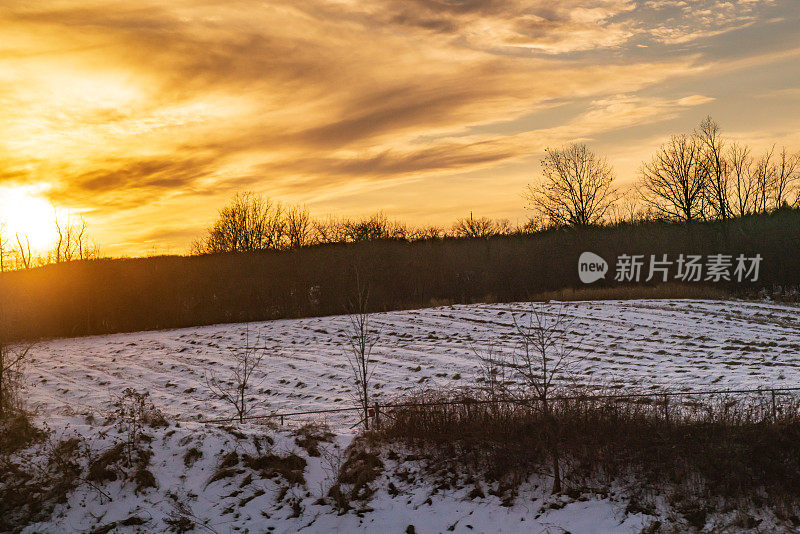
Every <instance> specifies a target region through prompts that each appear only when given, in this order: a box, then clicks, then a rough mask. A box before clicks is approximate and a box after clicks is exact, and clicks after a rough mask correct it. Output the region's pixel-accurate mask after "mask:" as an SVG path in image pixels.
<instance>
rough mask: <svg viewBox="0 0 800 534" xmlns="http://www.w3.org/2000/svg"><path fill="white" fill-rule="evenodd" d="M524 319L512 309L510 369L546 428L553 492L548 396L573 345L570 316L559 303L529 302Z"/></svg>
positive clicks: (554, 425) (555, 451) (557, 476)
mask: <svg viewBox="0 0 800 534" xmlns="http://www.w3.org/2000/svg"><path fill="white" fill-rule="evenodd" d="M526 315H527V320H524V321H518V320H517V318H516V316H515V315H514V314H513V313H512V314H511V316H512V317H513V319H514V328H515V330H516V333H517V338H518V340H519V342H518V346H517V348H516V350H515V351H514V353H513V362H512V364H513V369H514V371H515V373H516V374H517V376H519V377H520V378H521V379H522V381H523V382H524V384H525V385H526V387H527V389H528V391H530V392H532V393H533V394H534V396H535V397H536V398H537V399H538V401H539V403H540V406H541V407H542V411H543V413H544V416H545V420H546V421H547V422H548V426H549V429H548V430H549V432H550V444H551V450H550V452H551V456H552V461H553V493H559V492H560V491H561V469H560V455H559V447H558V438H559V436H558V433H559V428H558V420H557V418H556V417H555V415H554V413H553V406H552V397H553V391H554V389H555V387H556V380H557V379H559V378H562V377H563V375H564V374H565V373H566V372H567V371H568V367H569V365H570V364H571V363H572V361H571V360H572V357H573V352H574V348H573V346H572V345H571V344H570V342H569V340H568V337H567V336H568V333H569V332H570V330H571V329H572V325H573V323H574V319H573V318H572V317H571V316H569V315H568V314H567V313H566V310H565V309H564V307H563V305H561V307H559V308H558V309H556V310H554V311H548V309H547V308H546V307H545V305H541V304H539V305H536V304H534V305H531V309H530V312H529V313H528V314H526Z"/></svg>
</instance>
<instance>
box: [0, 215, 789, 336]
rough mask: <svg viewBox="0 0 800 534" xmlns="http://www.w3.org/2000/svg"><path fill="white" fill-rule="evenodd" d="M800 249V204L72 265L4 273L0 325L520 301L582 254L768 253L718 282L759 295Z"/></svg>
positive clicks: (137, 325)
mask: <svg viewBox="0 0 800 534" xmlns="http://www.w3.org/2000/svg"><path fill="white" fill-rule="evenodd" d="M798 243H800V210H797V209H792V208H785V209H782V210H778V211H776V212H774V213H770V214H762V215H751V216H748V217H743V218H736V219H729V220H727V221H706V222H694V223H690V224H688V225H687V224H674V223H667V222H649V223H640V224H633V225H621V226H616V227H595V226H590V227H584V228H559V229H551V230H548V231H544V232H539V233H536V234H532V235H506V236H493V237H489V238H471V239H457V238H441V239H427V240H419V241H414V242H408V241H401V240H381V241H361V242H357V243H349V244H329V245H316V246H308V247H303V248H300V249H296V250H286V251H256V252H244V253H235V254H234V253H232V254H209V255H202V256H190V257H177V256H171V257H170V256H165V257H152V258H138V259H115V260H112V259H98V260H92V261H84V262H68V263H61V264H57V265H55V264H54V265H47V266H45V267H42V268H40V269H29V270H21V271H15V272H10V273H5V274H4V275H3V276H0V324H2V325H3V330H4V335H7V336H10V337H12V338H20V337H42V336H74V335H85V334H102V333H111V332H123V331H135V330H149V329H158V328H172V327H185V326H194V325H202V324H212V323H224V322H244V321H256V320H269V319H279V318H292V317H307V316H315V315H330V314H340V313H344V312H345V311H346V310H347V304H348V302H349V301H350V300H351V299H352V296H353V294H354V291H355V289H356V283H357V280H360V282H361V283H362V284H366V285H368V287H369V310H370V311H385V310H393V309H407V308H418V307H425V306H431V305H440V304H448V303H473V302H484V301H492V302H511V301H522V300H528V299H532V298H534V297H536V296H537V295H540V294H542V293H544V292H552V291H557V290H560V289H562V288H570V287H572V288H581V287H586V286H584V285H583V284H581V282H580V281H579V279H578V257H579V256H580V254H581V253H582V252H584V251H587V250H588V251H593V252H595V253H597V254H599V255H600V256H602V257H604V258H607V259H609V260H610V261H613V258H615V257H618V256H619V255H622V254H642V255H645V256H649V255H651V254H653V255H658V256H659V257H660V256H661V255H662V254H668V255H670V257H675V256H677V255H678V254H699V255H710V254H731V255H737V254H745V255H747V256H748V257H752V256H755V255H756V254H760V255H761V257H762V258H763V260H762V262H761V271H760V276H759V279H758V281H757V283H744V282H743V283H737V282H736V281H735V280H733V281H731V282H724V281H723V282H720V283H718V284H715V287H717V288H719V289H720V290H726V291H734V292H753V293H755V292H757V291H758V290H759V289H760V288H762V287H767V288H770V289H771V288H772V287H773V285H781V286H783V287H787V286H800V248H799V246H798ZM611 269H612V273H613V266H612V267H611ZM613 278H614V277H613V274H611V275H610V276H607V277H606V279H605V280H600V281H598V282H596V283H595V284H592V286H590V287H592V288H603V287H605V288H608V289H609V290H611V291H612V295H613V290H615V289H619V285H618V284H616V283H615V282H614V280H613ZM641 285H642V284H640V286H641ZM637 287H639V286H637ZM620 290H621V289H620Z"/></svg>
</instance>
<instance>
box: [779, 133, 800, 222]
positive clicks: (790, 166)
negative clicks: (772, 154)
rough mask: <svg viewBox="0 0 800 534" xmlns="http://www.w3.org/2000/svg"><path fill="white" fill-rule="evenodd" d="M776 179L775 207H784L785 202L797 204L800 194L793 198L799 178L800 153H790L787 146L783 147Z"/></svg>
mask: <svg viewBox="0 0 800 534" xmlns="http://www.w3.org/2000/svg"><path fill="white" fill-rule="evenodd" d="M775 168H776V169H775V170H776V172H775V181H774V185H773V188H772V189H773V206H774V208H775V209H778V208H781V207H783V205H784V203H785V204H788V205H791V204H795V203H796V201H797V200H798V199H800V196H798V197H796V198H791V197H792V195H793V193H794V189H795V182H797V180H798V170H800V153H798V154H790V153H789V152H788V151H787V150H786V147H783V149H781V151H780V153H779V154H778V161H777V163H776V164H775Z"/></svg>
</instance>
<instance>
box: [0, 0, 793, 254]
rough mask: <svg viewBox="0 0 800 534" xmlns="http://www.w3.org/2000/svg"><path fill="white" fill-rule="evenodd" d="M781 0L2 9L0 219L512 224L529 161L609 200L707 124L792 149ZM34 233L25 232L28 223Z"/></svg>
mask: <svg viewBox="0 0 800 534" xmlns="http://www.w3.org/2000/svg"><path fill="white" fill-rule="evenodd" d="M798 4H799V2H798V0H695V1H693V0H685V1H672V0H665V1H656V0H652V1H629V0H561V1H558V2H556V1H553V0H530V1H521V0H519V1H517V0H463V1H459V0H385V1H356V0H339V1H335V0H331V1H325V0H309V1H303V0H291V1H289V0H286V1H282V0H277V1H261V2H257V1H237V0H170V1H168V2H155V1H151V0H138V1H136V2H101V1H93V0H48V1H46V2H30V1H18V0H4V1H3V2H2V7H0V104H1V107H0V220H3V219H6V220H7V223H8V226H9V227H10V228H12V229H13V230H17V231H19V230H22V231H27V232H29V233H31V234H33V236H34V238H35V239H38V240H39V241H40V242H41V243H45V242H46V241H47V236H48V233H47V232H48V230H47V228H49V226H50V222H51V221H50V220H49V219H51V218H52V207H51V206H50V205H51V204H53V205H55V206H56V207H57V208H58V209H59V210H61V213H63V214H67V213H68V214H71V215H72V216H73V217H77V216H79V215H83V216H84V217H85V218H86V219H87V221H88V222H89V226H90V232H91V234H92V236H93V237H94V239H95V240H96V241H97V242H98V243H99V244H100V246H101V248H102V252H103V253H104V254H106V255H112V256H118V255H136V254H143V253H147V252H149V251H151V250H153V249H154V248H155V249H156V250H158V251H160V252H183V251H185V249H186V247H187V246H188V244H189V243H190V242H191V240H192V239H193V238H195V237H197V236H198V235H200V233H201V231H202V228H203V227H204V226H206V225H207V224H208V223H209V222H210V221H212V220H213V218H214V216H215V213H216V210H217V209H218V208H219V207H220V206H221V205H222V204H224V203H225V201H226V200H227V199H229V198H230V197H231V196H232V195H233V193H234V192H235V191H237V190H254V191H258V192H262V193H264V194H265V195H268V196H270V197H273V198H275V199H278V200H282V201H284V202H289V203H305V204H307V205H308V207H309V208H310V210H311V211H312V213H313V214H314V215H319V216H323V215H326V214H328V213H335V214H338V215H363V214H367V213H371V212H374V211H376V210H378V209H382V210H384V211H385V212H386V213H387V215H389V216H390V217H397V218H400V219H403V220H406V221H407V222H410V223H419V224H423V223H436V224H446V223H450V222H451V221H452V220H454V219H455V218H457V217H461V216H464V215H468V214H469V212H470V211H473V212H474V213H475V214H476V215H485V216H490V217H506V218H509V219H511V221H512V222H516V221H522V220H524V219H525V217H526V211H525V210H524V201H523V199H522V198H521V194H522V192H523V189H524V186H525V184H526V183H529V182H531V181H534V180H536V178H537V176H538V174H539V159H540V158H541V154H542V151H543V149H544V148H545V147H547V146H558V145H561V144H564V143H567V142H572V141H581V142H586V143H588V144H589V145H590V146H591V147H592V148H594V149H595V150H596V151H598V152H600V153H601V154H603V155H605V156H607V157H608V159H609V161H610V163H611V164H612V165H613V166H614V168H615V169H616V171H617V175H618V177H619V180H620V184H621V185H623V186H624V185H625V184H630V183H632V182H633V181H634V180H635V179H636V176H637V169H638V167H639V165H640V163H641V161H642V160H643V159H646V158H648V157H649V155H650V154H652V152H653V151H654V149H655V148H657V147H658V145H659V144H660V143H661V142H662V141H664V139H665V138H666V137H667V136H668V135H669V134H670V133H676V132H680V131H686V130H690V129H691V128H693V127H694V126H695V125H696V124H697V123H699V122H700V120H701V119H702V118H703V117H704V116H706V115H709V114H710V115H712V116H713V117H714V118H715V119H716V120H717V121H718V122H719V123H720V125H721V126H722V128H723V130H724V131H725V133H726V134H728V135H730V136H731V137H736V138H741V139H743V140H747V141H749V142H750V143H751V144H752V145H753V146H754V148H756V149H761V148H764V147H766V146H768V145H770V144H772V143H778V144H779V145H783V144H785V145H788V146H789V147H791V148H793V149H794V150H798V149H800V113H798V111H800V9H798V8H799V7H800V6H799V5H798ZM42 221H44V222H42Z"/></svg>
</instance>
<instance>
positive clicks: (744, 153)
mask: <svg viewBox="0 0 800 534" xmlns="http://www.w3.org/2000/svg"><path fill="white" fill-rule="evenodd" d="M728 162H729V165H730V169H731V175H732V177H731V181H730V183H731V189H732V191H731V193H730V194H729V199H730V208H731V214H732V215H734V216H737V217H744V216H746V215H750V214H752V213H755V212H756V209H757V207H756V198H755V197H756V185H755V174H754V173H753V158H752V156H751V155H750V147H748V146H747V145H739V144H736V143H734V144H732V145H731V147H730V149H729V150H728Z"/></svg>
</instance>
